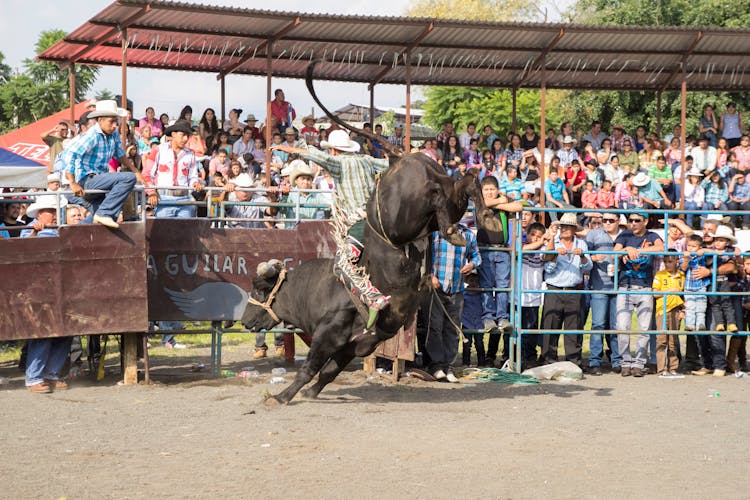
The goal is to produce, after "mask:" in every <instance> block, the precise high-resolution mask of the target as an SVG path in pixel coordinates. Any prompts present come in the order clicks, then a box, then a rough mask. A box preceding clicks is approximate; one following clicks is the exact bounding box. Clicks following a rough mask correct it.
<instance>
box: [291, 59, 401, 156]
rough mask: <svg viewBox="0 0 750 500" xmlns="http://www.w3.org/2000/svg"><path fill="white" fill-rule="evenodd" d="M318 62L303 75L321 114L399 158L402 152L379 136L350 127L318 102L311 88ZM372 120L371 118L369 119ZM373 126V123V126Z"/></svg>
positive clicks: (313, 62) (309, 66)
mask: <svg viewBox="0 0 750 500" xmlns="http://www.w3.org/2000/svg"><path fill="white" fill-rule="evenodd" d="M319 62H320V59H314V60H312V61H311V62H310V64H309V65H308V66H307V74H306V75H305V83H306V84H307V90H308V91H310V95H311V96H312V98H313V100H314V101H315V102H316V103H317V104H318V106H320V109H322V110H323V112H324V113H325V114H326V116H328V118H330V119H331V121H332V122H334V123H336V124H338V125H341V126H342V127H344V128H345V129H347V130H350V131H353V132H356V133H358V134H359V135H361V136H363V137H367V138H368V139H370V140H371V141H376V142H379V143H380V144H381V145H382V146H383V149H385V150H386V151H388V154H389V155H391V156H394V157H401V156H402V155H403V154H404V152H403V151H402V150H401V149H400V148H397V147H396V146H394V145H393V144H391V143H390V142H388V141H386V140H385V139H383V138H382V137H381V136H379V135H377V134H374V133H372V132H368V131H367V130H362V129H359V128H356V127H352V126H351V125H349V124H348V123H346V122H345V121H344V120H342V119H341V118H339V117H338V116H335V115H334V114H333V113H331V112H330V111H328V108H326V107H325V106H324V105H323V103H322V102H320V99H318V96H317V95H316V94H315V89H314V88H313V71H314V70H315V65H316V64H318V63H319ZM370 119H371V120H372V117H370ZM374 125H375V124H374V123H373V126H374Z"/></svg>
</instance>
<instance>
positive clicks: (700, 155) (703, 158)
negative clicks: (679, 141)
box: [690, 135, 716, 172]
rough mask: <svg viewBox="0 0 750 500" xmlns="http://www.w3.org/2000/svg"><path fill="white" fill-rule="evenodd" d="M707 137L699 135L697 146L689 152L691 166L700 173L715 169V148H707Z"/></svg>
mask: <svg viewBox="0 0 750 500" xmlns="http://www.w3.org/2000/svg"><path fill="white" fill-rule="evenodd" d="M708 142H709V141H708V136H706V135H701V136H700V139H698V145H697V146H695V147H693V148H692V149H691V150H690V156H692V157H693V166H694V167H695V168H697V169H698V170H700V171H701V172H703V171H705V170H711V169H714V168H716V148H715V147H713V146H709V144H708Z"/></svg>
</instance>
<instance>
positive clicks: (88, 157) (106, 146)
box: [61, 100, 143, 229]
mask: <svg viewBox="0 0 750 500" xmlns="http://www.w3.org/2000/svg"><path fill="white" fill-rule="evenodd" d="M125 116H127V111H125V110H124V109H122V108H118V107H117V104H116V103H115V101H109V100H107V101H99V102H97V103H96V110H95V111H92V112H90V113H89V116H88V117H89V119H91V118H96V121H97V123H96V125H94V126H93V127H91V128H90V129H88V130H87V131H86V132H85V133H84V134H83V135H79V136H78V137H76V138H75V139H73V141H72V142H71V144H70V146H68V148H67V149H65V150H63V153H62V155H61V158H62V162H63V165H64V168H65V176H66V177H67V179H68V181H69V182H70V189H71V191H73V195H74V196H75V197H77V198H79V199H78V200H76V201H78V202H79V203H78V204H81V205H83V206H84V207H85V208H86V210H87V211H88V212H89V213H90V214H92V215H91V216H92V219H93V221H94V222H95V223H98V224H102V225H104V226H107V227H110V228H114V229H116V228H118V227H120V225H119V224H118V223H117V222H115V219H117V216H118V214H119V213H120V210H121V209H122V206H123V204H124V203H125V200H126V199H127V197H128V195H129V194H130V193H131V192H132V191H133V187H134V186H135V183H136V181H139V182H141V183H143V177H142V176H141V173H140V172H139V171H138V170H137V169H136V167H135V165H134V164H133V162H132V160H130V158H128V157H127V155H126V154H125V151H124V150H123V148H122V141H121V140H120V137H119V135H118V134H117V133H116V130H117V121H118V118H124V117H125ZM111 158H117V159H119V161H120V163H121V164H122V165H125V166H126V167H127V168H128V169H130V172H109V160H110V159H111ZM84 189H91V190H95V189H102V190H109V192H108V193H106V194H103V195H100V194H97V195H89V196H86V198H85V199H84V198H83V196H84ZM87 219H88V217H87Z"/></svg>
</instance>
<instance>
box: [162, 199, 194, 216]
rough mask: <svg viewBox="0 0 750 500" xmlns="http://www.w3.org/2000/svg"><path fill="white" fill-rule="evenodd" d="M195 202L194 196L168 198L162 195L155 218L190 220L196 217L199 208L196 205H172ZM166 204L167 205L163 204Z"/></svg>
mask: <svg viewBox="0 0 750 500" xmlns="http://www.w3.org/2000/svg"><path fill="white" fill-rule="evenodd" d="M185 201H194V200H193V197H192V196H168V195H160V196H159V204H158V205H157V206H156V211H155V212H154V216H155V217H157V218H167V217H170V218H178V219H189V218H191V217H195V213H196V212H197V210H198V207H196V206H195V205H170V204H169V203H174V202H185ZM163 202H166V203H163Z"/></svg>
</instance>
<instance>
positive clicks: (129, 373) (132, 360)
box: [122, 333, 138, 385]
mask: <svg viewBox="0 0 750 500" xmlns="http://www.w3.org/2000/svg"><path fill="white" fill-rule="evenodd" d="M122 351H123V373H122V382H123V384H125V385H136V384H137V383H138V334H136V333H125V334H123V335H122Z"/></svg>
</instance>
